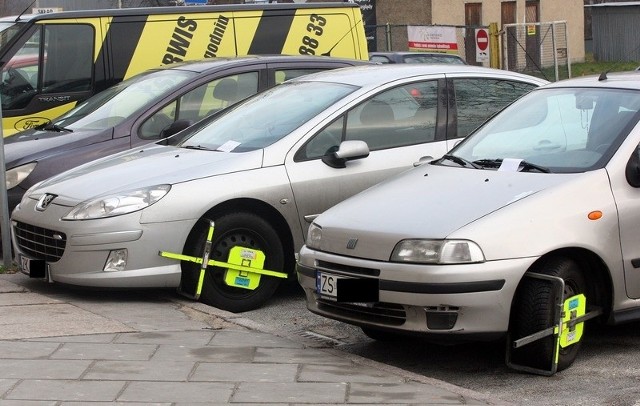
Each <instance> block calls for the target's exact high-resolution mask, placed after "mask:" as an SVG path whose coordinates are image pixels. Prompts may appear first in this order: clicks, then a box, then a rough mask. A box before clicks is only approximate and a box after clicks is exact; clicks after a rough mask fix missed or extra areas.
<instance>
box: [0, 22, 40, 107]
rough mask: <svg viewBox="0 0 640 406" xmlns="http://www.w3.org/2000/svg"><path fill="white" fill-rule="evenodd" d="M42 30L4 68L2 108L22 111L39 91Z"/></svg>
mask: <svg viewBox="0 0 640 406" xmlns="http://www.w3.org/2000/svg"><path fill="white" fill-rule="evenodd" d="M39 49H40V30H38V31H36V33H34V34H33V35H32V36H31V38H29V40H28V41H27V42H26V43H25V44H24V45H23V46H22V48H20V49H19V50H18V52H17V53H16V54H15V55H14V56H13V58H11V60H10V61H9V62H8V63H7V64H6V65H5V66H4V67H3V68H2V82H1V84H0V92H1V93H0V94H2V108H3V109H5V110H10V109H21V108H24V107H26V106H27V104H29V101H30V100H31V99H32V97H33V96H34V95H35V93H36V92H37V89H38V72H39V62H40V51H39Z"/></svg>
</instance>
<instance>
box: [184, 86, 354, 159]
mask: <svg viewBox="0 0 640 406" xmlns="http://www.w3.org/2000/svg"><path fill="white" fill-rule="evenodd" d="M356 89H357V87H355V86H350V85H345V84H341V83H327V82H307V81H301V82H299V81H295V82H285V83H283V84H280V85H278V86H276V87H274V88H271V89H269V90H266V91H264V92H262V93H259V94H257V95H255V96H253V97H251V98H250V99H247V100H246V101H244V102H241V103H239V104H237V105H236V106H235V107H232V108H231V110H229V111H227V112H226V113H225V114H223V115H222V116H220V117H219V118H218V119H215V120H212V121H209V122H208V123H207V124H206V125H196V126H195V127H193V134H191V135H187V137H189V138H188V139H186V140H185V141H184V142H183V143H182V144H181V145H180V146H182V147H184V148H197V149H206V150H215V151H222V152H246V151H253V150H256V149H261V148H265V147H267V146H269V145H271V144H273V143H274V142H276V141H278V140H280V139H282V138H284V137H285V136H287V135H288V134H290V133H291V132H292V131H294V130H295V129H296V128H298V127H300V126H301V125H302V124H304V123H306V122H307V121H309V120H311V119H312V118H313V117H315V116H316V115H318V114H319V113H321V112H322V111H324V110H325V109H326V108H327V107H329V106H331V105H332V104H334V103H335V102H336V101H338V100H340V99H342V98H344V97H345V96H347V95H348V94H350V93H352V92H353V91H355V90H356Z"/></svg>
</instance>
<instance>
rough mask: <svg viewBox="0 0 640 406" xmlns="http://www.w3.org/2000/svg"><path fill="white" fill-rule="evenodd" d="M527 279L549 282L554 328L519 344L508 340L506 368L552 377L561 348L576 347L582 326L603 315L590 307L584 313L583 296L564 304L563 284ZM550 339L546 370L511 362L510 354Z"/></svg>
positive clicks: (547, 278) (553, 278)
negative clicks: (551, 290) (546, 338)
mask: <svg viewBox="0 0 640 406" xmlns="http://www.w3.org/2000/svg"><path fill="white" fill-rule="evenodd" d="M525 276H526V277H530V278H536V279H541V280H544V281H548V282H549V283H551V284H552V285H553V290H554V301H555V314H554V321H553V325H551V326H550V327H548V328H546V329H544V330H542V331H538V332H537V333H533V334H531V335H528V336H526V337H522V338H520V339H518V340H515V341H511V334H509V336H508V337H507V351H506V363H507V366H508V367H510V368H513V369H515V370H518V371H523V372H529V373H534V374H538V375H545V376H551V375H553V374H555V373H556V372H557V370H558V359H559V356H560V348H566V347H568V346H570V345H573V344H576V343H578V342H579V341H580V339H581V338H582V332H583V330H584V322H585V321H587V320H590V319H593V318H595V317H598V316H599V315H601V314H602V309H600V308H598V307H595V306H594V307H593V308H592V309H591V310H590V311H589V312H588V313H587V312H586V304H587V298H586V297H585V295H583V294H578V295H575V296H571V297H568V298H567V299H565V300H564V301H563V300H562V297H563V296H564V280H563V279H562V278H560V277H557V276H551V275H545V274H539V273H533V272H528V273H526V274H525ZM550 335H553V336H554V343H553V355H552V359H550V360H549V365H550V367H549V369H541V368H533V367H530V366H526V365H519V364H515V363H514V362H513V361H512V353H511V351H512V350H514V349H516V348H520V347H522V346H524V345H527V344H530V343H532V342H534V341H538V340H541V339H543V338H545V337H548V336H550Z"/></svg>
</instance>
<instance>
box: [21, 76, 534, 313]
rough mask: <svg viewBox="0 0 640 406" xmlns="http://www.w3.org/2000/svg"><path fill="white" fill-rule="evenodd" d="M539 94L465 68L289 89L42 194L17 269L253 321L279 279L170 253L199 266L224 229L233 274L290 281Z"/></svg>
mask: <svg viewBox="0 0 640 406" xmlns="http://www.w3.org/2000/svg"><path fill="white" fill-rule="evenodd" d="M543 83H545V82H544V81H542V80H539V79H536V78H533V77H529V76H525V75H519V74H515V73H511V72H506V71H499V70H492V69H486V68H478V67H470V66H462V65H460V66H435V65H434V66H425V65H422V66H418V65H413V66H412V65H404V66H362V67H357V68H354V69H351V68H346V69H338V70H335V71H331V72H323V73H318V74H313V75H309V76H304V77H301V78H298V79H295V80H292V81H287V82H285V83H284V84H282V85H278V86H276V87H274V88H272V89H270V90H266V91H265V92H262V93H260V94H258V95H256V96H254V97H251V98H249V99H247V100H245V101H244V102H241V103H239V104H237V105H236V106H235V107H232V108H230V109H229V110H226V111H225V112H224V113H222V114H221V115H218V116H216V117H212V118H209V119H205V120H204V121H202V122H200V123H197V124H195V125H194V126H192V127H190V128H189V129H187V130H185V131H183V132H181V133H179V134H177V135H176V136H174V137H172V138H170V139H169V140H168V141H165V142H158V143H156V144H149V145H147V146H145V147H142V148H138V149H136V150H132V151H128V152H123V153H120V154H117V155H113V156H110V157H107V158H104V159H101V160H98V161H94V162H92V163H88V164H85V165H83V166H81V167H78V168H76V169H74V170H71V171H68V172H66V173H63V174H61V175H59V176H56V177H54V178H51V179H49V180H46V181H44V182H43V183H40V184H38V185H35V186H34V187H32V188H31V189H30V190H29V191H28V192H27V193H26V194H25V196H24V198H23V199H22V201H21V203H20V204H19V206H18V207H17V208H16V209H15V210H14V212H13V215H12V222H13V223H12V224H13V238H14V245H15V248H16V255H17V257H16V260H17V262H18V263H19V264H20V265H21V267H22V270H23V272H25V273H28V274H30V275H31V276H34V277H44V278H46V279H48V280H49V281H53V282H61V283H68V284H75V285H85V286H97V287H120V288H123V287H178V286H180V287H181V289H183V290H188V291H189V292H191V291H192V289H190V287H191V285H193V284H194V283H198V284H199V283H200V282H202V286H201V288H202V290H201V292H200V294H199V295H198V298H199V299H200V300H202V301H204V302H206V303H209V304H211V305H214V306H217V307H220V308H223V309H226V310H230V311H234V312H238V311H244V310H248V309H251V308H255V307H256V306H259V305H261V304H262V303H264V301H265V300H267V299H268V298H269V297H270V296H271V295H272V294H273V292H274V291H275V289H276V287H277V286H278V284H279V282H280V281H281V278H278V277H275V276H264V275H263V276H262V277H261V279H260V280H259V282H258V283H256V284H253V285H247V286H244V285H242V284H234V283H233V282H231V283H230V282H229V272H228V268H226V267H224V266H223V267H219V266H213V267H210V268H208V269H207V271H206V273H205V274H204V276H203V280H202V281H201V280H200V279H199V276H198V275H199V272H200V270H201V266H200V265H199V264H197V263H195V262H189V261H181V260H179V259H180V258H179V257H176V256H175V255H174V256H173V257H166V256H162V255H159V252H160V251H162V252H168V253H173V254H177V255H186V256H188V257H203V252H204V248H205V247H206V246H207V243H206V240H207V237H208V233H209V230H210V221H213V222H214V224H215V231H214V232H213V235H212V239H211V243H210V246H211V251H210V258H211V259H212V260H213V261H218V263H230V257H231V256H233V255H235V254H234V251H233V249H234V248H235V247H245V248H248V249H251V250H254V252H255V251H260V252H262V253H263V254H264V256H265V259H264V263H263V264H262V265H261V266H263V267H264V269H265V270H273V271H275V272H280V273H283V274H287V275H288V274H292V273H293V270H294V265H295V257H294V253H295V252H297V250H298V249H299V248H300V247H301V246H302V244H303V242H304V236H305V234H306V231H307V228H308V226H309V224H310V223H311V221H312V220H313V219H314V218H315V217H316V216H317V215H318V214H320V213H321V212H323V211H324V210H326V209H328V208H329V207H331V206H333V205H334V204H336V203H338V202H340V201H342V200H344V199H345V198H347V197H349V196H351V195H353V194H355V193H357V192H360V191H362V190H364V189H366V188H368V187H369V186H372V185H373V184H375V183H378V182H380V181H381V180H383V179H386V178H387V177H389V176H391V175H394V174H397V173H399V172H401V171H404V170H406V169H409V168H411V167H412V166H413V164H414V163H415V162H418V161H420V160H421V159H431V158H432V157H439V156H441V155H443V154H444V153H445V152H446V151H447V150H448V149H449V148H450V147H451V146H453V144H454V143H455V142H457V141H459V140H460V138H462V137H464V136H466V135H467V134H468V133H469V132H470V131H471V130H473V129H474V128H475V127H476V126H478V125H479V124H481V123H482V122H483V121H484V120H485V119H486V118H487V117H489V116H491V115H492V114H494V113H495V112H496V111H498V110H499V109H501V108H502V107H503V106H505V105H507V104H509V103H510V102H511V101H513V100H515V99H517V98H519V97H520V96H521V95H522V94H525V93H527V92H528V91H530V90H531V89H533V88H536V87H538V86H539V85H541V84H543ZM426 157H429V158H426ZM236 276H237V275H236ZM186 285H188V286H186ZM185 287H186V288H185Z"/></svg>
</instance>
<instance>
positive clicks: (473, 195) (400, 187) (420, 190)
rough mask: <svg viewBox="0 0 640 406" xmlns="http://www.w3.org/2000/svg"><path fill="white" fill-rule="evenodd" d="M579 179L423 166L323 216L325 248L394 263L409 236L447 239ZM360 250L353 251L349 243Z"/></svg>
mask: <svg viewBox="0 0 640 406" xmlns="http://www.w3.org/2000/svg"><path fill="white" fill-rule="evenodd" d="M575 176H576V175H571V174H545V173H522V172H500V171H494V170H474V169H465V168H457V167H455V168H454V167H445V166H438V165H430V164H428V165H423V166H420V167H418V168H415V169H413V170H411V171H408V172H406V173H405V174H403V175H401V176H399V177H396V178H393V179H391V180H388V181H386V182H383V183H381V184H379V185H377V186H374V187H372V188H370V189H368V190H366V191H364V192H362V193H360V194H358V195H356V196H354V197H352V198H350V199H347V200H345V201H343V202H342V203H340V204H338V205H336V206H334V207H333V208H331V209H329V210H328V211H326V212H325V213H323V214H321V215H320V216H319V217H318V218H317V219H316V220H315V222H316V223H317V224H318V225H320V226H321V227H322V243H321V245H320V250H322V251H328V252H333V253H338V254H344V255H349V256H356V257H365V258H371V259H379V260H388V259H389V255H390V253H391V250H392V249H393V247H394V246H395V244H396V243H397V242H398V241H400V240H402V239H406V238H433V239H444V238H447V236H449V235H451V234H452V233H453V232H455V231H456V230H458V229H460V228H461V227H464V226H465V225H467V224H469V223H472V222H474V221H476V220H478V219H480V218H482V217H484V216H487V215H489V214H491V213H493V212H495V211H497V210H499V209H501V208H503V207H505V206H508V205H510V204H512V203H515V202H517V201H520V200H522V199H525V198H527V197H529V196H533V195H535V194H536V193H538V192H540V191H541V190H543V189H546V188H550V187H553V186H555V185H558V184H561V183H563V182H567V181H569V180H570V179H571V178H573V177H575ZM353 238H357V239H358V243H357V247H356V248H355V250H354V249H349V250H348V249H347V248H346V243H347V241H348V240H349V239H353Z"/></svg>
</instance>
